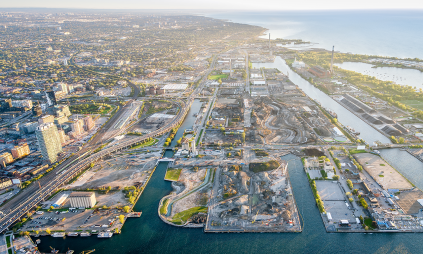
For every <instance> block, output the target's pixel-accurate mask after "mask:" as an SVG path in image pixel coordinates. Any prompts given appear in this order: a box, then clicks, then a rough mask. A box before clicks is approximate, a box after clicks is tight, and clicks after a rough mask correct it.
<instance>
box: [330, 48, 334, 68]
mask: <svg viewBox="0 0 423 254" xmlns="http://www.w3.org/2000/svg"><path fill="white" fill-rule="evenodd" d="M334 51H335V46H333V47H332V59H331V60H330V74H333V52H334Z"/></svg>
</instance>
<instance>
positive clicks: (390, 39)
mask: <svg viewBox="0 0 423 254" xmlns="http://www.w3.org/2000/svg"><path fill="white" fill-rule="evenodd" d="M205 15H206V16H209V17H213V18H219V19H226V20H230V21H233V22H238V23H244V24H251V25H258V26H261V27H264V28H267V29H269V30H268V33H270V34H271V38H273V39H275V38H285V39H303V40H304V41H310V42H314V43H318V44H317V45H315V47H318V48H325V49H328V50H331V49H332V46H333V45H335V50H338V51H340V52H352V53H355V54H367V55H381V56H395V57H400V58H415V57H417V58H420V59H423V47H422V46H421V45H423V33H422V32H421V31H422V27H423V10H368V11H364V10H361V11H359V10H355V11H345V10H343V11H341V10H336V11H289V12H288V11H285V12H284V11H273V12H271V11H269V12H229V11H227V12H225V11H220V12H210V13H206V14H205ZM264 37H265V38H267V36H264Z"/></svg>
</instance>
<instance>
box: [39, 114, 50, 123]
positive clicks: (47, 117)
mask: <svg viewBox="0 0 423 254" xmlns="http://www.w3.org/2000/svg"><path fill="white" fill-rule="evenodd" d="M38 123H40V124H43V123H54V116H52V115H45V116H42V117H40V118H38Z"/></svg>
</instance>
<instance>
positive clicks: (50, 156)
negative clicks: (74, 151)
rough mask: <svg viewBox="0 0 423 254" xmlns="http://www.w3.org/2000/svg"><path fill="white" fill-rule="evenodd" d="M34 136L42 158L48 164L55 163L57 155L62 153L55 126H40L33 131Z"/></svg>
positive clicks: (49, 124) (45, 124) (46, 124)
mask: <svg viewBox="0 0 423 254" xmlns="http://www.w3.org/2000/svg"><path fill="white" fill-rule="evenodd" d="M35 135H36V136H37V140H38V147H39V148H40V151H41V155H42V156H43V158H44V159H45V160H47V161H49V162H50V163H53V162H55V161H56V160H57V154H58V153H60V152H62V145H61V143H60V137H59V132H58V131H57V127H56V125H55V124H53V123H43V124H40V125H39V126H38V127H37V130H36V131H35Z"/></svg>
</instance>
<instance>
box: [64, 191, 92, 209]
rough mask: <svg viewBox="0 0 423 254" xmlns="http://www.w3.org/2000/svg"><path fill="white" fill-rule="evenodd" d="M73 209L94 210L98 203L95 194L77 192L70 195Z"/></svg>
mask: <svg viewBox="0 0 423 254" xmlns="http://www.w3.org/2000/svg"><path fill="white" fill-rule="evenodd" d="M69 201H70V205H71V207H84V208H92V207H94V206H95V203H96V202H97V201H96V199H95V193H94V192H80V191H75V192H72V193H71V194H70V195H69Z"/></svg>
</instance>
